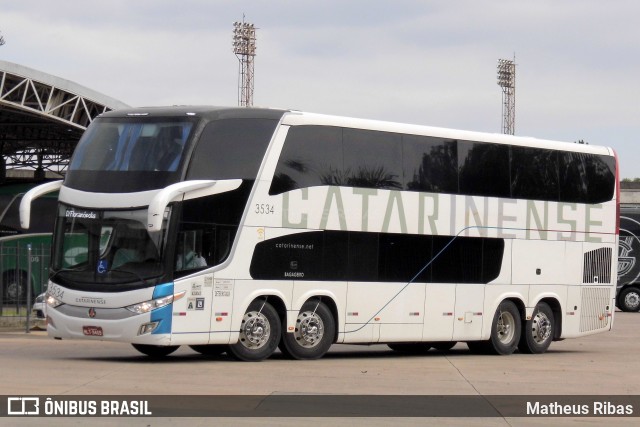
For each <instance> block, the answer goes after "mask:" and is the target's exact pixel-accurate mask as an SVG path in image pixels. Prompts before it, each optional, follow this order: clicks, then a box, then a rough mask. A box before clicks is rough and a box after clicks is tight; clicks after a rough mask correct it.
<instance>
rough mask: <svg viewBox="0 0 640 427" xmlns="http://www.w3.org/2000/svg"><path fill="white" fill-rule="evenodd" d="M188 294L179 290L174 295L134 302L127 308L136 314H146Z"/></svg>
mask: <svg viewBox="0 0 640 427" xmlns="http://www.w3.org/2000/svg"><path fill="white" fill-rule="evenodd" d="M185 294H186V291H182V292H179V293H177V294H173V295H167V296H166V297H162V298H157V299H152V300H149V301H144V302H139V303H137V304H133V305H130V306H127V307H125V308H126V309H127V310H129V311H132V312H134V313H136V314H144V313H148V312H150V311H152V310H155V309H157V308H161V307H165V306H167V305H169V304H171V303H172V302H174V301H177V300H179V299H180V298H182V297H183V296H184V295H185Z"/></svg>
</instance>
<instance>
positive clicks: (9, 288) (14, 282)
mask: <svg viewBox="0 0 640 427" xmlns="http://www.w3.org/2000/svg"><path fill="white" fill-rule="evenodd" d="M34 298H35V297H34ZM26 300H27V275H26V273H24V272H20V271H9V272H8V273H7V274H6V275H5V277H4V302H5V303H10V304H18V303H23V302H25V301H26Z"/></svg>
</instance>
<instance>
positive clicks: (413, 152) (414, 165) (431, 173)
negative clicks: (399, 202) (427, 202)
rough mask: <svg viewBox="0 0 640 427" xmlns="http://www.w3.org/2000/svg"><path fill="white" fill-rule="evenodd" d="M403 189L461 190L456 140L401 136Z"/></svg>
mask: <svg viewBox="0 0 640 427" xmlns="http://www.w3.org/2000/svg"><path fill="white" fill-rule="evenodd" d="M402 143H403V144H402V145H403V158H404V162H403V163H404V180H405V181H404V188H405V189H407V190H410V191H425V192H431V193H451V194H456V193H457V192H458V147H457V142H456V141H453V140H444V139H440V138H431V137H426V136H413V135H404V136H403V137H402Z"/></svg>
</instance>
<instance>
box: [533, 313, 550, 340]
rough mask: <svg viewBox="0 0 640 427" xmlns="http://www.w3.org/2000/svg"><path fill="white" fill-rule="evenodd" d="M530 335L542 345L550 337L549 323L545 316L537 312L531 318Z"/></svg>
mask: <svg viewBox="0 0 640 427" xmlns="http://www.w3.org/2000/svg"><path fill="white" fill-rule="evenodd" d="M531 334H532V336H533V340H534V341H535V342H536V343H538V344H542V343H543V342H545V341H546V340H548V339H549V337H550V336H551V321H550V320H549V318H548V317H547V315H546V314H544V313H541V312H538V313H536V315H535V316H534V318H533V322H532V329H531Z"/></svg>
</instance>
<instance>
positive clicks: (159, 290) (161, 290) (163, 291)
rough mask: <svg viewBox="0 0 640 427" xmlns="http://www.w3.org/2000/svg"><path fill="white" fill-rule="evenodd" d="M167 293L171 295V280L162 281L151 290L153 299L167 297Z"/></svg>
mask: <svg viewBox="0 0 640 427" xmlns="http://www.w3.org/2000/svg"><path fill="white" fill-rule="evenodd" d="M169 295H173V282H171V283H163V284H162V285H158V286H156V288H155V289H154V290H153V297H152V298H153V299H157V298H162V297H168V296H169Z"/></svg>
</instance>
